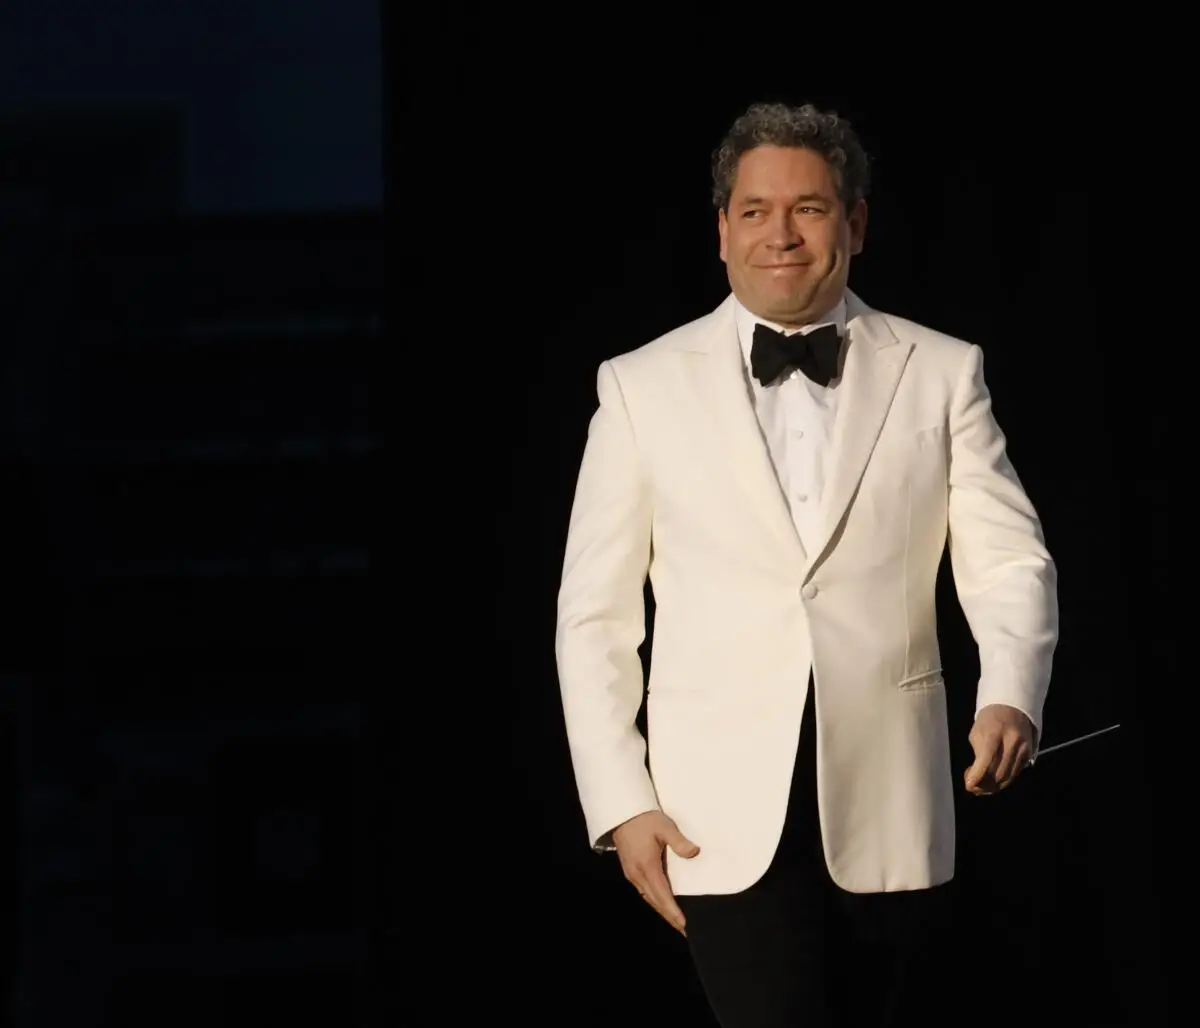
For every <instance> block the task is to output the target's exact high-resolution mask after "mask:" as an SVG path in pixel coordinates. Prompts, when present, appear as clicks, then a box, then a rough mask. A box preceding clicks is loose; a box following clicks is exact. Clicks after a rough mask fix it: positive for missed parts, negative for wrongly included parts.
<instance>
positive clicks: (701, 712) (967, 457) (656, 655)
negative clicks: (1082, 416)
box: [556, 291, 1058, 895]
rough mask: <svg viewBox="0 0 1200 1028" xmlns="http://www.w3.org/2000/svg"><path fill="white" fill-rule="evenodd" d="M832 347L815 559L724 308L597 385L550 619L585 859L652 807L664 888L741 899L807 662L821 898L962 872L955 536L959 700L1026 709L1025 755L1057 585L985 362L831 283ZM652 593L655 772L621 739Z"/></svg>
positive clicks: (775, 835)
mask: <svg viewBox="0 0 1200 1028" xmlns="http://www.w3.org/2000/svg"><path fill="white" fill-rule="evenodd" d="M847 333H848V339H849V345H848V347H847V349H846V355H845V365H844V369H843V373H842V379H841V382H840V384H839V386H838V390H839V400H838V403H839V408H838V414H837V419H836V422H835V424H834V428H833V435H832V439H831V443H830V452H829V455H828V460H827V467H828V469H829V470H828V478H827V484H826V488H825V489H824V492H823V496H822V499H821V508H820V509H821V513H822V522H823V532H822V534H821V535H820V536H819V537H818V539H817V540H816V541H814V543H813V545H812V547H811V548H810V549H809V550H808V551H807V552H806V550H805V548H804V546H803V544H802V543H801V541H800V537H799V536H798V535H797V532H796V529H795V527H794V524H793V521H792V518H791V516H790V513H789V509H788V505H787V501H786V499H785V497H784V495H783V493H782V491H781V489H780V486H779V482H778V480H777V478H776V476H775V472H774V469H773V466H772V464H771V460H770V457H769V454H768V452H767V449H766V446H765V444H764V442H763V439H762V435H761V431H760V429H759V426H758V423H757V421H756V419H755V414H754V410H753V408H752V406H751V399H750V393H749V388H748V380H747V377H746V371H745V367H744V363H743V359H742V355H741V353H740V351H739V345H738V338H737V331H736V327H735V322H734V301H733V298H732V297H730V298H729V299H727V300H726V301H725V302H724V303H722V304H721V305H720V306H719V307H718V308H717V309H716V310H714V311H713V312H712V313H710V314H708V315H705V316H704V317H701V318H699V319H697V320H695V321H692V322H690V323H689V324H686V325H684V326H682V327H680V328H678V329H675V330H674V331H672V332H669V333H667V334H666V335H664V336H662V337H660V338H658V339H656V340H654V341H653V342H651V343H649V344H647V345H645V346H643V347H641V348H639V349H637V350H634V351H632V352H630V353H626V354H623V355H621V356H619V357H616V358H614V359H612V360H608V361H605V362H604V363H603V364H601V366H600V369H599V372H598V376H597V389H598V394H599V406H598V409H597V410H596V412H595V414H594V415H593V417H592V421H591V424H590V426H589V429H588V436H587V443H586V446H585V448H584V455H583V459H582V463H581V466H580V471H579V478H578V483H577V486H576V492H575V499H574V504H573V507H572V511H571V517H570V525H569V531H568V539H567V545H566V555H565V560H564V565H563V574H562V583H561V587H560V592H559V602H558V625H557V634H556V654H557V661H558V671H559V681H560V687H561V694H562V702H563V710H564V715H565V719H566V729H567V736H568V739H569V743H570V752H571V758H572V762H573V766H574V771H575V777H576V783H577V786H578V791H579V797H580V801H581V804H582V807H583V812H584V816H585V820H586V823H587V830H588V834H589V837H590V842H591V844H592V846H593V847H594V848H596V849H598V850H602V849H605V848H609V846H610V841H609V839H610V835H611V830H612V829H613V828H615V827H616V826H617V825H619V824H621V823H622V822H624V821H626V820H628V819H629V818H631V817H633V816H634V815H635V814H638V813H641V812H643V811H646V810H651V809H662V810H663V811H665V812H666V813H667V814H668V815H669V816H670V817H672V818H673V819H674V820H675V821H676V823H677V824H678V825H679V828H680V830H681V831H682V832H683V833H684V835H686V836H687V837H688V838H689V839H691V840H692V841H693V842H695V843H696V844H697V845H698V846H699V847H700V850H701V852H700V855H699V856H697V857H694V858H692V859H690V860H684V859H680V858H678V857H676V856H675V855H674V853H672V852H671V851H670V850H668V856H667V870H668V873H669V876H670V879H671V883H672V886H673V888H674V890H675V891H676V893H679V894H685V895H686V894H697V893H730V892H736V891H740V890H743V889H745V888H747V887H748V886H750V885H752V884H753V883H754V882H755V881H756V880H757V879H758V878H759V877H760V876H761V875H762V874H763V872H764V871H766V869H767V867H768V866H769V864H770V862H771V859H772V857H773V855H774V852H775V849H776V845H777V843H778V841H779V838H780V834H781V831H782V827H783V822H784V816H785V812H786V809H787V802H788V792H789V788H790V784H791V780H792V767H793V762H794V759H795V756H796V750H797V742H798V735H799V730H800V721H801V714H802V712H803V709H804V703H805V698H806V694H807V690H808V683H809V672H810V669H811V671H812V674H813V679H814V682H815V691H816V723H817V766H818V772H817V786H818V788H817V793H818V806H819V811H820V819H821V829H822V838H823V844H824V850H825V857H826V861H827V863H828V865H829V871H830V874H831V875H832V877H833V879H834V881H835V882H837V883H838V885H840V886H841V887H842V888H843V889H846V890H849V891H851V892H881V891H894V890H904V889H918V888H925V887H929V886H932V885H936V884H939V883H941V882H945V881H947V880H949V879H950V878H951V877H952V876H953V874H954V849H955V830H954V792H953V790H954V785H955V781H956V776H955V775H954V774H953V773H952V768H951V766H950V747H949V735H948V726H947V716H946V693H945V690H946V684H945V682H944V681H943V677H942V669H941V659H940V655H939V647H938V638H937V628H936V616H935V610H934V586H935V581H936V578H937V571H938V566H939V563H940V561H941V557H942V554H943V552H944V550H945V547H946V543H947V540H949V545H950V555H951V561H952V568H953V573H954V581H955V585H956V588H957V592H958V597H959V601H960V603H961V605H962V608H963V611H964V613H965V615H966V618H967V621H968V623H969V625H970V628H971V631H972V634H973V635H974V638H975V641H976V644H977V646H978V649H979V657H980V669H981V673H980V679H979V682H978V684H977V689H976V710H978V709H979V708H981V707H983V706H985V705H987V704H991V703H1004V704H1009V705H1011V706H1014V707H1017V708H1019V709H1021V710H1023V711H1025V712H1026V713H1027V714H1029V716H1030V717H1031V719H1032V720H1033V722H1034V724H1035V726H1036V727H1037V729H1038V738H1039V739H1040V738H1041V727H1042V723H1041V722H1042V708H1043V704H1044V701H1045V697H1046V692H1047V688H1048V685H1049V679H1050V670H1051V662H1052V657H1053V653H1054V648H1055V645H1056V643H1057V638H1058V605H1057V591H1056V590H1057V579H1056V571H1055V566H1054V563H1053V561H1052V559H1051V557H1050V555H1049V553H1048V552H1047V549H1046V546H1045V544H1044V540H1043V533H1042V528H1041V524H1040V522H1039V519H1038V516H1037V513H1036V512H1035V510H1034V507H1033V505H1032V504H1031V502H1030V500H1029V498H1028V497H1027V495H1026V493H1025V492H1024V490H1023V488H1022V486H1021V484H1020V482H1019V480H1018V478H1017V475H1016V474H1015V472H1014V471H1013V468H1012V465H1011V463H1010V462H1009V460H1008V457H1007V454H1006V449H1005V439H1004V436H1003V434H1002V432H1001V430H1000V428H999V426H998V425H997V423H996V421H995V419H994V417H993V414H992V408H991V402H990V399H989V394H988V390H987V387H986V385H985V383H984V377H983V357H982V353H981V351H980V349H979V348H978V347H977V346H974V345H972V344H969V343H966V342H963V341H960V340H957V339H954V338H951V337H949V336H946V335H944V334H942V333H939V332H935V331H933V330H931V329H928V328H925V327H923V326H921V325H918V324H915V323H913V322H911V321H907V320H904V319H902V318H897V317H893V316H891V315H888V314H885V313H882V312H879V311H875V310H872V309H871V308H870V307H868V306H866V305H865V304H864V303H863V302H862V301H861V300H860V299H859V298H858V297H857V296H856V295H855V294H853V293H852V292H849V291H848V292H847ZM647 575H649V578H650V582H651V585H652V588H653V591H654V599H655V619H654V638H653V640H652V650H651V667H650V676H649V682H648V683H646V684H647V687H648V694H647V697H646V702H647V737H648V744H649V766H647V760H646V757H647V739H644V738H643V737H642V735H641V733H640V732H639V731H638V729H637V727H636V716H637V713H638V709H639V707H640V706H641V703H642V700H643V680H642V665H641V662H640V660H639V657H638V646H639V645H640V643H641V642H642V641H643V639H644V636H645V609H644V603H643V587H644V584H645V581H646V577H647ZM952 687H953V685H952ZM967 727H968V726H963V731H966V730H967Z"/></svg>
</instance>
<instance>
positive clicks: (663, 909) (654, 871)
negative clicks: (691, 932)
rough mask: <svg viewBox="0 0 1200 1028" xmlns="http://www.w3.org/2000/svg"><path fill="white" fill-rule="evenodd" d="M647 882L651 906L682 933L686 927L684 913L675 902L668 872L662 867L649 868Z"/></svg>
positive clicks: (647, 869)
mask: <svg viewBox="0 0 1200 1028" xmlns="http://www.w3.org/2000/svg"><path fill="white" fill-rule="evenodd" d="M645 882H646V897H647V899H648V900H649V901H650V904H651V906H653V907H654V909H655V910H657V911H658V912H659V913H660V914H661V915H662V916H663V918H664V920H666V922H667V923H668V924H670V925H671V926H672V927H673V928H675V929H676V930H678V931H681V932H682V931H683V929H684V925H685V921H684V918H683V911H682V910H680V909H679V904H678V903H676V902H675V894H674V893H673V892H672V891H671V884H670V882H668V881H667V875H666V872H665V871H664V870H663V869H662V868H661V867H648V868H646V869H645Z"/></svg>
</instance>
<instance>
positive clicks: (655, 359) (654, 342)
mask: <svg viewBox="0 0 1200 1028" xmlns="http://www.w3.org/2000/svg"><path fill="white" fill-rule="evenodd" d="M733 311H734V307H733V298H732V296H730V297H728V298H727V299H725V300H724V301H723V302H722V303H721V304H720V305H719V306H718V307H716V308H715V309H713V310H711V311H708V312H707V313H705V314H702V315H701V316H699V317H697V318H693V319H692V320H691V321H688V322H685V323H684V324H682V325H678V326H676V327H675V328H672V329H671V330H669V331H667V332H664V333H662V334H661V335H659V336H657V337H655V338H653V339H650V340H649V341H647V342H645V343H643V344H641V345H640V346H638V347H636V348H634V349H632V350H627V351H625V352H623V353H619V354H617V355H616V356H614V357H610V358H609V359H608V360H606V361H605V362H604V366H607V367H608V368H610V369H611V370H612V371H613V372H614V373H615V374H616V375H617V376H618V377H619V378H625V377H627V376H632V377H634V378H640V377H643V376H651V377H652V376H654V375H655V374H657V373H658V372H660V371H662V370H664V369H666V368H667V367H669V366H671V365H673V364H674V363H675V362H676V361H677V360H678V359H679V355H680V354H685V353H706V352H708V351H709V350H710V349H711V348H712V346H713V344H714V342H716V341H717V340H718V339H720V338H721V337H722V336H723V335H724V334H727V333H729V332H732V331H734V330H735V327H734V314H733Z"/></svg>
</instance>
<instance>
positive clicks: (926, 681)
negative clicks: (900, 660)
mask: <svg viewBox="0 0 1200 1028" xmlns="http://www.w3.org/2000/svg"><path fill="white" fill-rule="evenodd" d="M945 684H946V683H945V681H944V680H943V679H942V669H941V668H940V667H935V668H931V669H930V670H929V671H922V672H921V673H920V674H917V675H910V676H909V677H908V678H902V679H901V680H900V681H899V682H898V683H897V686H896V687H897V688H898V689H903V690H904V691H905V692H919V691H920V690H922V689H936V688H938V687H939V686H944V685H945Z"/></svg>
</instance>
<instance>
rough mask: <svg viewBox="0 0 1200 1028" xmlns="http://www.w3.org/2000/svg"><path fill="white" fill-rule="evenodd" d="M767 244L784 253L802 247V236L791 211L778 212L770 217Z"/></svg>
mask: <svg viewBox="0 0 1200 1028" xmlns="http://www.w3.org/2000/svg"><path fill="white" fill-rule="evenodd" d="M768 242H769V245H771V246H772V247H774V248H775V249H777V250H782V251H785V252H786V251H788V250H795V249H796V248H797V247H799V246H801V245H803V243H804V236H803V235H802V234H801V232H800V226H799V225H797V224H796V220H795V219H794V218H793V217H792V214H791V211H787V210H780V211H777V212H776V213H775V215H774V217H772V219H771V232H770V235H769V236H768Z"/></svg>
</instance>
